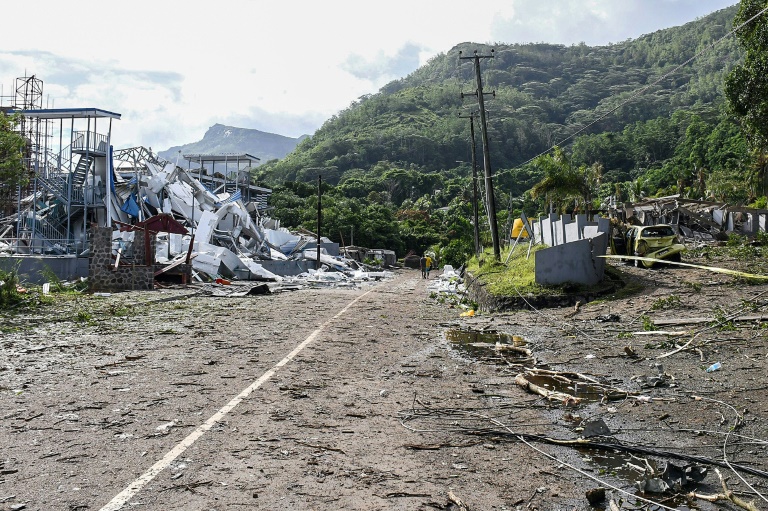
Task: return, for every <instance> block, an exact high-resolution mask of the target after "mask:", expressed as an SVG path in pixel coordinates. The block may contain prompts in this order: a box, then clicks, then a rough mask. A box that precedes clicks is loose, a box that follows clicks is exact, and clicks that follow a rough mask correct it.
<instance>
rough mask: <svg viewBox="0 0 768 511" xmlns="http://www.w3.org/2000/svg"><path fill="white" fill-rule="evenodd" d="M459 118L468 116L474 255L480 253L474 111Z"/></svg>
mask: <svg viewBox="0 0 768 511" xmlns="http://www.w3.org/2000/svg"><path fill="white" fill-rule="evenodd" d="M459 117H460V118H463V119H467V118H469V136H470V137H471V138H470V147H471V148H472V223H473V224H474V227H475V229H474V230H475V255H478V254H480V224H479V220H478V211H477V210H478V205H477V149H476V147H475V112H471V113H470V114H469V115H460V116H459Z"/></svg>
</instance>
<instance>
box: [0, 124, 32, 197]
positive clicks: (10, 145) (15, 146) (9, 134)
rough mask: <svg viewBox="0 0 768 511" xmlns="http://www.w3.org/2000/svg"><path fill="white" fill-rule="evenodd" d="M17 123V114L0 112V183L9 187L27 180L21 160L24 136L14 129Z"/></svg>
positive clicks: (24, 182)
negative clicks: (10, 114)
mask: <svg viewBox="0 0 768 511" xmlns="http://www.w3.org/2000/svg"><path fill="white" fill-rule="evenodd" d="M18 123H19V117H18V116H8V115H6V114H5V113H4V112H0V183H1V184H2V185H3V186H4V187H9V188H15V187H16V186H17V185H20V184H21V185H23V184H26V182H27V180H28V176H27V175H26V172H25V169H24V160H23V158H24V146H25V144H24V137H22V136H21V135H20V134H19V133H18V131H16V127H17V126H18Z"/></svg>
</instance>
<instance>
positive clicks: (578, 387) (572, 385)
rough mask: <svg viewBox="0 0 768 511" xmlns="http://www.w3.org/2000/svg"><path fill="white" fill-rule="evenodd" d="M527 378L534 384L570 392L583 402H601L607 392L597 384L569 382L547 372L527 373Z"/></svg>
mask: <svg viewBox="0 0 768 511" xmlns="http://www.w3.org/2000/svg"><path fill="white" fill-rule="evenodd" d="M525 379H526V380H528V381H529V382H531V383H533V384H534V385H538V386H539V387H543V388H545V389H547V390H552V391H555V392H562V393H564V394H570V395H572V396H574V397H578V398H580V399H581V400H582V402H584V401H597V402H599V401H601V400H602V399H603V395H604V393H605V389H604V388H603V387H600V386H597V385H592V384H590V383H585V382H573V381H570V382H567V381H564V380H561V379H559V378H553V377H552V376H549V375H545V374H526V375H525Z"/></svg>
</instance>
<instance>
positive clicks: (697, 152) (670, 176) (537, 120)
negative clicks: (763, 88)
mask: <svg viewBox="0 0 768 511" xmlns="http://www.w3.org/2000/svg"><path fill="white" fill-rule="evenodd" d="M737 9H738V6H733V7H730V8H727V9H723V10H720V11H717V12H715V13H712V14H711V15H709V16H706V17H703V18H700V19H697V20H695V21H693V22H691V23H688V24H686V25H684V26H680V27H675V28H670V29H666V30H660V31H658V32H655V33H652V34H648V35H645V36H643V37H640V38H638V39H636V40H627V41H624V42H622V43H618V44H612V45H608V46H599V47H590V46H586V45H584V44H581V45H574V46H563V45H552V44H523V45H521V44H515V45H503V44H499V45H496V46H494V47H493V48H491V47H488V46H485V45H479V44H473V43H462V44H459V45H457V46H456V47H454V48H452V49H451V50H450V51H448V52H447V53H445V54H440V55H438V56H436V57H434V58H433V59H431V60H430V61H429V62H428V63H427V64H426V65H424V66H423V67H421V68H420V69H418V70H416V71H415V72H414V73H412V74H411V75H409V76H407V77H405V78H403V79H401V80H397V81H394V82H391V83H389V84H388V85H386V86H385V87H383V88H382V89H381V90H380V92H379V93H377V94H373V95H369V96H365V97H361V98H359V99H358V100H357V101H355V102H354V103H353V104H351V105H350V106H349V107H348V108H347V109H345V110H344V111H342V112H340V113H339V114H338V115H336V116H334V117H332V118H331V119H329V120H328V121H327V122H326V123H325V124H324V125H323V126H322V127H321V128H320V129H319V130H318V131H317V132H316V133H315V134H314V135H313V136H312V137H310V138H308V139H306V140H304V141H303V142H302V143H301V144H299V146H298V147H297V149H296V150H295V151H293V152H292V153H291V154H289V155H288V156H286V157H285V158H284V159H282V160H279V161H271V162H268V163H267V164H265V165H262V166H261V167H259V169H257V171H256V174H255V178H256V179H257V180H258V181H260V182H262V183H265V184H268V185H271V186H273V187H276V191H277V194H276V197H275V205H276V208H277V210H278V213H280V214H282V215H284V216H282V217H281V218H284V219H285V220H284V223H285V224H288V225H292V224H294V225H299V224H302V223H303V224H305V225H306V226H309V225H310V224H311V222H313V216H311V214H310V213H311V209H306V210H304V212H303V213H302V207H305V206H306V208H309V207H310V204H309V203H308V202H307V201H309V202H311V198H310V196H311V195H312V187H311V186H307V185H303V184H301V183H302V182H303V183H309V182H312V181H314V180H315V179H316V176H317V175H318V174H322V177H323V180H324V181H325V182H327V183H328V191H329V194H330V195H331V196H334V197H337V199H338V200H339V201H341V202H343V201H346V202H345V203H346V204H347V208H349V207H350V206H349V205H350V204H351V202H350V201H355V200H357V201H360V205H361V206H363V207H370V206H371V205H372V204H378V205H380V206H381V207H384V208H386V209H387V210H388V211H389V213H388V216H387V218H389V220H387V219H386V218H382V219H380V220H381V222H383V223H386V222H387V221H390V222H392V223H393V226H392V227H390V228H388V229H386V230H384V231H385V232H386V234H382V235H381V236H375V237H374V239H371V240H369V241H371V242H378V243H389V244H390V245H396V247H393V248H398V249H400V250H402V249H414V250H417V251H420V250H423V249H424V248H426V247H427V246H429V245H430V244H432V243H437V244H438V245H440V246H443V247H444V246H445V243H449V242H450V240H453V239H455V238H456V236H455V234H456V233H457V232H458V231H456V230H455V229H453V228H451V229H453V230H451V232H453V233H454V235H453V236H447V237H446V235H445V232H444V231H445V229H447V227H446V226H445V225H441V226H440V227H436V224H435V222H434V219H435V217H436V215H437V216H438V217H439V214H438V213H436V212H435V210H436V208H438V207H440V206H451V207H456V208H463V209H461V211H462V213H461V214H460V215H459V216H460V217H462V218H468V213H467V211H468V210H467V209H466V206H467V200H468V198H469V196H468V193H469V189H470V186H469V185H470V183H471V180H470V179H468V178H467V176H469V175H470V166H469V165H468V164H467V163H463V162H469V161H470V160H471V156H470V140H469V131H470V130H469V120H468V119H467V118H466V117H467V115H469V114H470V112H472V111H475V112H476V111H477V101H476V96H475V95H474V91H475V90H476V84H475V71H474V67H473V65H472V63H471V60H468V59H461V60H460V59H459V52H460V51H461V52H463V54H462V55H463V56H465V57H466V56H471V55H473V52H474V51H475V50H476V51H477V52H478V54H480V55H484V56H487V55H491V50H494V51H493V56H494V57H493V58H490V59H481V71H482V78H483V86H484V91H485V92H486V93H489V92H491V91H494V92H495V94H494V95H493V96H490V95H488V94H486V96H485V106H486V111H487V116H488V138H489V146H490V157H491V165H492V168H493V171H494V174H495V176H496V177H495V186H496V190H497V194H498V196H499V198H498V199H497V204H498V205H499V206H498V207H499V208H501V209H503V210H506V209H507V208H508V207H509V208H510V209H511V210H514V211H511V213H512V214H518V212H519V210H520V209H524V210H525V211H526V213H528V214H529V215H535V214H537V213H538V212H541V211H542V210H543V208H544V207H545V205H544V202H543V198H542V197H541V196H539V197H538V198H537V197H536V193H533V194H532V193H531V192H530V190H531V188H532V187H533V186H534V185H535V184H536V183H538V182H540V181H541V180H542V178H543V177H544V176H545V174H546V172H548V171H547V166H546V165H544V164H542V161H541V158H538V159H536V157H537V156H541V155H548V154H552V150H553V148H554V146H560V147H561V148H563V149H564V151H561V152H560V153H558V154H559V155H560V156H559V157H561V158H565V159H566V160H567V165H568V166H569V167H573V168H574V169H582V170H583V169H586V168H589V169H591V170H590V172H589V173H588V174H589V175H590V176H591V177H590V179H589V180H588V181H589V183H588V185H589V187H590V188H592V189H591V190H590V191H589V193H588V194H587V195H588V197H589V199H588V200H589V201H593V204H589V205H584V206H585V207H587V208H592V207H599V205H600V203H601V201H605V200H606V199H607V198H608V196H614V198H615V199H618V200H626V199H630V198H634V197H635V196H639V194H640V193H641V192H642V193H644V194H646V195H654V194H666V193H678V192H679V193H683V194H686V195H689V196H695V197H696V198H698V197H700V196H701V197H704V196H707V197H713V198H716V199H720V200H729V201H732V202H734V201H735V202H738V201H742V202H744V201H748V200H754V199H755V198H756V197H757V195H758V194H759V193H758V192H759V190H756V189H754V186H753V187H752V188H753V189H750V187H749V186H746V184H745V183H744V181H745V180H744V179H743V172H742V177H739V180H740V181H741V186H734V183H735V182H736V180H735V179H734V178H733V177H732V176H733V175H738V174H734V172H733V171H743V170H744V167H745V165H747V164H748V163H749V154H748V150H747V146H746V143H745V141H744V138H743V136H742V135H741V133H740V130H739V128H738V125H737V123H736V121H735V120H734V119H732V118H731V117H730V116H729V115H728V114H727V112H726V108H725V100H724V95H723V84H724V78H725V76H726V75H727V74H728V72H729V71H730V70H731V68H732V67H733V66H734V65H735V64H737V63H738V62H739V61H740V59H741V58H742V51H741V49H740V47H739V45H738V42H737V40H736V38H735V37H733V36H728V33H729V31H730V30H731V29H732V20H733V18H734V16H735V14H736V12H737ZM462 92H464V93H470V94H469V95H466V94H465V96H464V98H462V97H461V93H462ZM475 127H476V131H477V133H478V134H479V132H480V130H479V121H478V120H476V121H475ZM477 143H478V161H479V162H480V166H481V167H482V154H481V151H480V137H479V136H478V137H477ZM546 157H547V156H544V158H546ZM550 199H551V197H550ZM420 201H421V202H420ZM570 204H571V205H573V204H575V203H574V202H571V203H570ZM510 205H511V206H510ZM343 209H344V208H340V211H341V210H343ZM353 209H354V208H353ZM331 216H332V215H331ZM361 216H362V217H365V216H366V213H365V211H363V210H358V211H357V213H355V214H353V215H352V218H346V219H345V220H344V221H342V222H340V223H341V224H345V223H346V224H349V223H354V221H355V218H357V217H361ZM385 216H386V215H385ZM505 219H506V216H504V217H503V220H502V217H500V221H504V220H505ZM438 220H439V221H440V222H442V223H443V224H445V222H446V217H445V215H443V216H442V217H439V218H438ZM454 220H455V221H454ZM430 222H432V224H431V227H430ZM448 223H452V224H454V225H453V227H455V228H458V227H456V226H457V225H458V224H461V226H462V227H461V229H466V225H467V224H466V223H464V222H463V221H459V220H457V219H452V220H448ZM387 225H389V224H387ZM358 227H362V226H358ZM430 228H432V229H438V232H433V233H432V234H429V232H428V231H429V230H430ZM337 230H338V232H337ZM342 230H343V229H342V226H341V225H339V226H335V227H331V228H329V233H328V235H329V236H330V237H331V238H335V239H337V240H338V241H341V239H340V235H339V234H340V233H341V232H342ZM363 230H365V229H363ZM449 230H450V229H449ZM384 231H382V230H381V229H379V232H384ZM356 232H360V231H359V230H356ZM462 232H465V231H462ZM470 237H471V236H470ZM395 238H396V239H395ZM462 239H463V238H462ZM441 240H442V241H441ZM444 242H445V243H444ZM470 243H471V239H470ZM464 248H466V246H465V247H464Z"/></svg>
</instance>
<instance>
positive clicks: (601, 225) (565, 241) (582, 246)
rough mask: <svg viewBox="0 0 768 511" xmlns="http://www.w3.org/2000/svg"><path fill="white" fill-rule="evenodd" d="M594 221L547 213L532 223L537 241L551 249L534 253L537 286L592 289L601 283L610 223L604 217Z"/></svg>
mask: <svg viewBox="0 0 768 511" xmlns="http://www.w3.org/2000/svg"><path fill="white" fill-rule="evenodd" d="M595 220H596V221H594V222H588V221H587V215H576V217H575V218H573V219H572V218H571V216H570V215H563V216H562V217H559V216H558V215H555V214H550V215H549V216H548V217H546V218H539V220H538V221H536V222H535V223H534V226H533V227H534V228H533V230H534V233H535V236H536V239H537V240H541V241H542V242H543V243H544V244H545V245H549V246H550V248H546V249H543V250H538V251H537V252H536V253H535V254H534V257H535V265H534V266H535V273H536V276H535V279H536V283H537V284H541V285H547V286H557V285H561V284H566V283H571V284H580V285H586V286H594V285H596V284H598V283H599V282H601V281H602V280H603V277H604V276H605V259H604V258H603V257H600V256H604V255H605V254H606V252H607V250H608V243H609V233H610V228H611V224H610V221H609V220H608V219H607V218H601V217H598V218H596V219H595Z"/></svg>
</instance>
